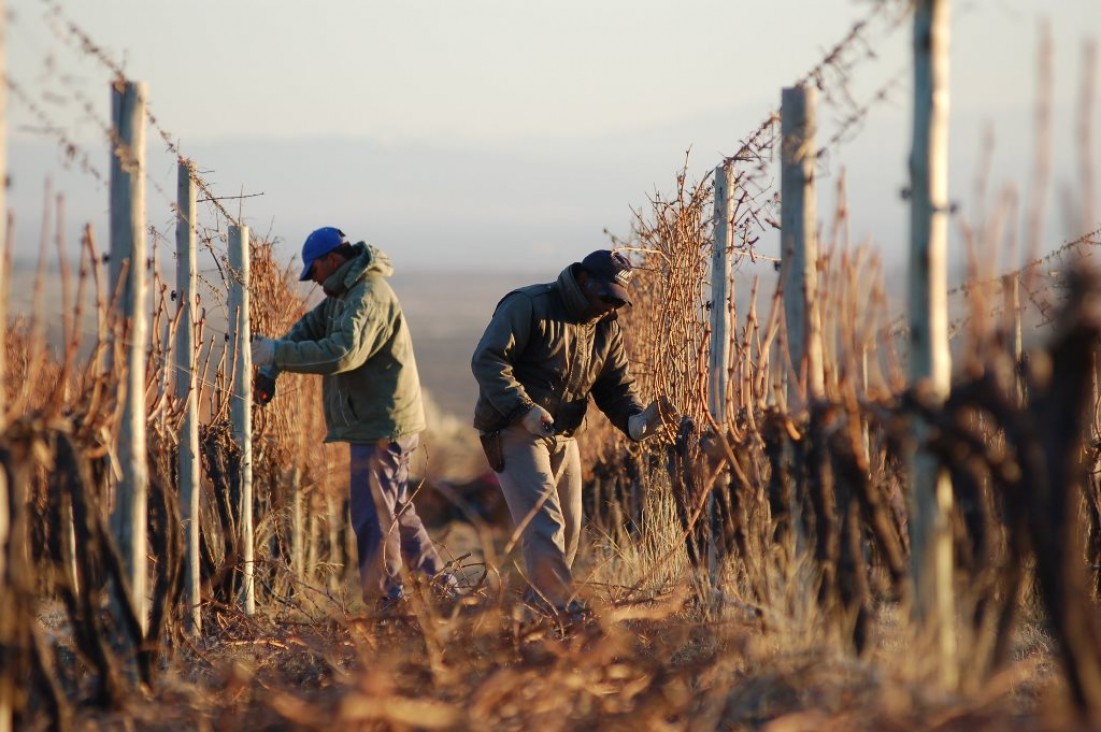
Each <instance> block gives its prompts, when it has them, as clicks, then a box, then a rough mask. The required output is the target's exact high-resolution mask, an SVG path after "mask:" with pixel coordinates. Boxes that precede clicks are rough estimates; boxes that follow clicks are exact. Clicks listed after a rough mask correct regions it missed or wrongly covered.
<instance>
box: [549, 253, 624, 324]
mask: <svg viewBox="0 0 1101 732" xmlns="http://www.w3.org/2000/svg"><path fill="white" fill-rule="evenodd" d="M578 267H580V265H579V264H578V263H577V262H574V263H573V264H571V265H569V266H568V267H566V268H565V269H564V270H562V273H561V274H559V275H558V281H557V282H556V283H555V284H556V285H557V287H558V291H559V292H561V293H562V300H563V302H565V304H566V310H567V311H568V312H569V314H570V317H571V318H573V319H574V320H576V321H578V322H581V323H584V322H595V321H597V320H601V319H602V318H606V319H609V320H615V319H616V313H615V311H614V310H613V311H612V312H610V313H607V314H606V315H603V316H599V315H598V316H593V315H592V314H591V313H590V312H589V298H587V297H585V292H584V291H583V290H582V289H581V283H580V282H578V281H577V274H576V273H577V268H578Z"/></svg>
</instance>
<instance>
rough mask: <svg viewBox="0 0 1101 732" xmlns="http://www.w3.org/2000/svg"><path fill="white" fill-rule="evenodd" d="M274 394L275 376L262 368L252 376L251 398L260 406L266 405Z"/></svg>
mask: <svg viewBox="0 0 1101 732" xmlns="http://www.w3.org/2000/svg"><path fill="white" fill-rule="evenodd" d="M274 396H275V377H274V376H272V375H271V374H270V373H268V372H267V371H266V370H264V369H260V370H259V371H257V372H256V375H255V376H253V377H252V400H253V401H254V402H256V403H257V404H259V405H260V406H264V405H266V404H267V403H268V402H270V401H271V400H272V397H274Z"/></svg>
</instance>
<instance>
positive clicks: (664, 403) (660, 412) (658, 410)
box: [627, 397, 673, 442]
mask: <svg viewBox="0 0 1101 732" xmlns="http://www.w3.org/2000/svg"><path fill="white" fill-rule="evenodd" d="M672 413H673V405H672V404H670V403H669V400H668V399H666V398H665V397H658V398H657V399H655V400H654V401H652V402H650V406H648V407H646V409H644V410H643V411H641V412H639V413H638V414H636V415H634V416H631V417H628V418H627V433H628V434H629V435H631V439H632V440H634V441H635V442H640V441H642V440H645V439H646V438H647V437H649V436H650V435H652V434H654V433H655V432H657V431H658V427H660V426H661V423H662V422H663V421H664V420H665V419H666V418H668V417H669V416H670V415H671V414H672Z"/></svg>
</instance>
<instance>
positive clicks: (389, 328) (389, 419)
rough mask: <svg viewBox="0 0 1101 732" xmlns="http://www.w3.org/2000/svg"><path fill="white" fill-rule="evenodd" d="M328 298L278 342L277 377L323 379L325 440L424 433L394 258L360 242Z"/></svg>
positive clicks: (331, 281) (330, 283)
mask: <svg viewBox="0 0 1101 732" xmlns="http://www.w3.org/2000/svg"><path fill="white" fill-rule="evenodd" d="M356 247H357V248H359V254H358V256H355V257H353V258H352V259H349V260H348V261H347V262H345V263H344V264H343V265H342V266H341V267H340V268H339V269H337V270H336V272H334V273H333V274H332V275H331V276H330V277H329V278H328V279H327V280H325V282H324V288H325V293H326V294H327V295H328V297H326V298H325V299H324V300H323V301H322V302H321V303H320V304H319V305H318V306H317V307H315V308H314V309H313V310H311V311H310V312H308V313H306V314H305V315H304V316H302V318H301V319H300V320H299V321H298V322H297V323H295V324H294V326H293V327H292V328H291V329H290V331H288V332H287V334H286V335H285V336H283V337H282V338H281V339H280V340H278V341H276V344H275V364H274V365H275V367H276V369H277V370H278V371H293V372H296V373H303V374H322V375H323V376H324V380H323V382H322V394H323V397H324V402H325V425H326V427H327V428H328V434H327V435H326V436H325V441H326V442H374V441H376V440H381V439H386V438H389V439H394V438H397V437H400V436H402V435H408V434H413V433H416V432H421V431H422V430H424V428H425V421H424V407H423V405H422V404H421V392H420V380H419V378H418V377H417V364H416V361H415V360H414V358H413V341H412V339H411V338H410V335H409V326H408V324H407V323H406V321H405V315H404V314H403V313H402V310H401V304H400V303H399V302H398V298H397V295H395V294H394V291H393V290H392V289H390V285H389V284H388V283H387V282H386V278H388V277H389V276H390V275H391V274H393V272H394V268H393V266H392V265H391V264H390V258H389V257H388V256H387V255H386V254H385V253H383V252H382V251H381V250H379V249H377V248H376V247H374V246H368V245H367V244H365V243H364V242H359V243H358V244H356Z"/></svg>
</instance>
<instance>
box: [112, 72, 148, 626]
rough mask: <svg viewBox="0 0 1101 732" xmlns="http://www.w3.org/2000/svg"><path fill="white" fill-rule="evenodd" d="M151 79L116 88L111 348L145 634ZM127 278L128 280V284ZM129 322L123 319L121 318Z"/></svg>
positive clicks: (128, 534) (121, 537)
mask: <svg viewBox="0 0 1101 732" xmlns="http://www.w3.org/2000/svg"><path fill="white" fill-rule="evenodd" d="M146 97H147V92H146V85H145V84H144V83H143V82H133V81H116V82H114V83H113V84H112V85H111V121H112V125H113V127H112V139H111V214H110V221H111V223H110V228H111V255H110V279H109V280H108V282H109V285H110V287H112V288H114V287H118V286H119V285H120V284H121V287H120V289H119V293H120V297H119V300H118V311H117V312H116V313H115V318H116V325H121V326H122V328H119V327H116V328H115V329H114V331H113V333H114V337H115V338H118V337H119V336H120V334H121V337H122V339H123V343H122V344H121V348H120V347H117V344H116V347H115V348H113V349H112V350H111V354H112V358H119V356H120V354H121V361H122V363H115V364H114V369H115V371H116V372H118V373H120V374H121V375H122V376H121V380H122V382H123V391H124V392H125V395H124V398H125V400H126V401H125V407H124V413H123V417H122V422H121V425H120V427H119V434H118V457H119V463H120V465H121V472H122V476H121V478H120V479H119V481H118V484H117V486H116V493H115V508H114V511H113V513H112V515H111V527H112V530H113V533H114V535H115V540H116V541H117V542H118V546H119V550H120V551H121V552H122V557H123V560H124V562H125V568H126V572H127V574H128V579H129V582H130V593H131V594H130V600H131V602H132V603H133V605H134V610H135V612H136V613H137V617H138V621H139V623H140V624H141V629H142V632H143V633H144V632H145V630H146V628H147V624H148V618H147V615H148V613H147V608H146V606H147V604H148V600H147V597H146V595H147V584H148V579H147V573H148V569H147V556H148V547H147V545H146V544H147V542H146V523H147V522H148V515H147V513H148V512H147V509H146V504H147V495H146V492H147V489H148V488H147V486H148V469H147V467H146V446H145V443H146V440H145V420H146V410H145V347H146V343H145V336H146V330H147V322H146V321H147V314H146V312H145V304H146V296H145V289H146V287H145V258H146V254H145V253H146V246H145V99H146ZM120 278H124V281H122V282H121V283H120ZM119 319H121V320H119Z"/></svg>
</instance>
